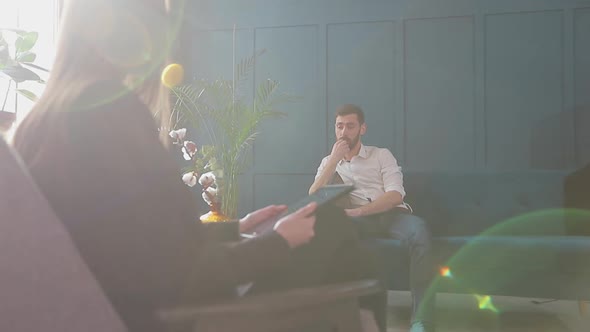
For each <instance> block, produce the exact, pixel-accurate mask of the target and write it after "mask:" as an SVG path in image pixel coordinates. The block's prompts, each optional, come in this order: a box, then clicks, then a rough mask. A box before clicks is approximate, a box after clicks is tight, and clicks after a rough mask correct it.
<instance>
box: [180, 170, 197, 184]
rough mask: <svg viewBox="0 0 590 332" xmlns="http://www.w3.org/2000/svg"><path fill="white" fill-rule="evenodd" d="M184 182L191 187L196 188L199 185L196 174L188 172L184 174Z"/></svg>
mask: <svg viewBox="0 0 590 332" xmlns="http://www.w3.org/2000/svg"><path fill="white" fill-rule="evenodd" d="M182 182H184V184H186V185H187V186H189V187H194V186H195V185H196V184H197V175H196V174H195V172H188V173H184V174H182Z"/></svg>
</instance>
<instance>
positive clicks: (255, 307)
mask: <svg viewBox="0 0 590 332" xmlns="http://www.w3.org/2000/svg"><path fill="white" fill-rule="evenodd" d="M380 291H382V289H381V287H380V285H379V282H378V281H377V280H361V281H355V282H348V283H338V284H329V285H325V286H319V287H310V288H300V289H291V290H285V291H280V292H273V293H268V294H259V295H252V296H245V297H241V298H237V299H233V300H226V301H223V302H216V303H212V304H208V305H202V306H196V307H179V308H169V309H163V310H159V311H158V312H157V314H158V317H159V318H160V319H161V320H163V321H168V322H182V321H187V320H194V319H195V318H197V317H199V316H203V315H211V314H213V315H219V314H236V313H239V314H248V313H251V314H255V313H257V314H260V313H276V312H285V311H290V310H292V309H295V308H301V307H306V306H312V305H313V306H317V305H320V304H324V303H332V302H337V301H339V300H346V299H351V298H358V297H360V296H364V295H370V294H374V293H378V292H380Z"/></svg>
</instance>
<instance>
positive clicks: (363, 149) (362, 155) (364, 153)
mask: <svg viewBox="0 0 590 332" xmlns="http://www.w3.org/2000/svg"><path fill="white" fill-rule="evenodd" d="M368 156H369V153H368V152H367V147H366V146H364V145H363V143H361V149H360V150H359V154H357V155H356V156H355V157H360V158H363V159H366V158H367V157H368ZM352 158H354V157H352ZM344 162H345V160H344V159H342V160H340V163H339V164H342V163H344Z"/></svg>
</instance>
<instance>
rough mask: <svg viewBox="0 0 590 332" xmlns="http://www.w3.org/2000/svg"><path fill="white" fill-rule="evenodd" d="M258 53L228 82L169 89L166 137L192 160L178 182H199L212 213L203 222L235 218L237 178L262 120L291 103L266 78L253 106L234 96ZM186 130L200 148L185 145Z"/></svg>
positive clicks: (237, 67) (190, 143)
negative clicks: (171, 101) (196, 134)
mask: <svg viewBox="0 0 590 332" xmlns="http://www.w3.org/2000/svg"><path fill="white" fill-rule="evenodd" d="M263 53H264V50H262V51H259V52H257V53H255V54H253V55H252V56H250V57H247V58H245V59H243V60H241V61H240V62H239V63H237V64H236V65H235V66H234V71H233V79H232V80H223V79H218V80H214V81H208V80H198V81H195V82H192V83H190V84H186V85H181V86H176V87H172V88H171V90H172V92H173V96H174V106H173V112H172V117H171V124H170V128H172V131H171V132H170V136H171V137H172V138H173V140H174V143H175V144H177V145H179V146H180V147H181V149H182V151H183V155H184V158H185V159H186V160H190V161H191V163H190V166H188V167H186V168H184V170H183V175H182V179H183V181H184V182H185V183H186V184H187V185H189V186H195V185H196V184H197V183H199V184H200V185H201V186H202V188H203V194H202V196H203V199H204V200H205V201H206V202H207V204H208V205H209V206H210V207H211V212H210V213H208V214H206V215H204V216H202V217H201V220H203V221H224V220H228V219H229V220H232V219H235V218H236V215H237V207H238V192H239V191H238V175H239V174H240V173H242V172H243V171H244V170H245V167H246V166H247V160H248V159H247V158H246V156H247V155H248V152H249V151H250V147H251V145H252V143H253V142H254V140H255V139H256V137H257V135H258V134H259V133H258V131H257V128H258V126H259V124H260V123H261V122H262V121H263V120H265V119H267V118H271V117H277V116H282V115H284V113H282V112H279V111H277V110H276V106H277V105H278V104H279V103H282V102H286V101H289V100H292V98H291V97H289V96H288V95H286V94H282V93H280V92H279V91H278V87H279V83H278V82H277V81H274V80H271V79H267V80H264V81H263V82H261V83H260V84H258V86H257V87H256V93H255V96H254V98H253V101H252V102H247V101H245V100H244V96H243V95H240V94H239V93H238V91H240V90H241V89H239V86H240V85H241V84H244V81H245V80H246V79H247V77H248V75H249V73H250V72H251V71H252V70H253V68H254V64H255V62H256V58H257V57H259V56H260V55H262V54H263ZM186 127H189V128H193V129H195V131H196V130H198V131H199V132H200V133H201V135H200V136H201V137H202V136H204V137H202V138H201V140H202V141H203V142H204V143H203V144H196V143H194V142H193V141H190V140H187V139H186V137H187V130H186Z"/></svg>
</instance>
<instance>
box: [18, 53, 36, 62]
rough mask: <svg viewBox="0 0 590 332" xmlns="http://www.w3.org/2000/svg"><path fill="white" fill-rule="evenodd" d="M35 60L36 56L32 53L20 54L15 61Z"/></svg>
mask: <svg viewBox="0 0 590 332" xmlns="http://www.w3.org/2000/svg"><path fill="white" fill-rule="evenodd" d="M35 59H37V54H35V53H33V52H29V51H27V52H22V53H21V54H19V55H18V56H17V57H16V61H18V62H33V61H35Z"/></svg>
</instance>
